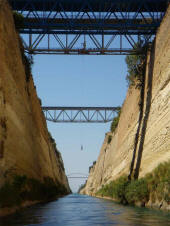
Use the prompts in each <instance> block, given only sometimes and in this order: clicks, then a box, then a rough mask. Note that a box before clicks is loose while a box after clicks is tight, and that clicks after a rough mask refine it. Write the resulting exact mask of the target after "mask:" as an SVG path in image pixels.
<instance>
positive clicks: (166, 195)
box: [96, 161, 170, 206]
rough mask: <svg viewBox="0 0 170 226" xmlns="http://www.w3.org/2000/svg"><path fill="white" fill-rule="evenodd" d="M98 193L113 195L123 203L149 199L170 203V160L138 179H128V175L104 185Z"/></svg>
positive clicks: (100, 194) (107, 195)
mask: <svg viewBox="0 0 170 226" xmlns="http://www.w3.org/2000/svg"><path fill="white" fill-rule="evenodd" d="M96 195H99V196H106V197H111V198H114V199H116V200H118V201H119V202H120V203H123V204H132V205H134V204H136V203H141V205H142V206H144V205H145V204H146V203H147V202H148V201H149V200H151V201H152V202H153V203H154V202H156V201H159V202H163V201H165V202H166V203H168V204H170V161H168V162H165V163H161V164H160V165H159V166H158V167H157V168H155V169H154V170H153V171H152V172H151V173H148V174H147V175H146V176H145V177H143V178H140V179H138V180H128V177H127V176H126V175H124V176H121V177H120V178H118V179H117V180H115V181H112V182H110V183H109V184H107V185H105V186H103V187H102V188H101V189H100V190H99V191H98V192H97V193H96Z"/></svg>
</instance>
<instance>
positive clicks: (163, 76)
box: [81, 7, 170, 195]
mask: <svg viewBox="0 0 170 226" xmlns="http://www.w3.org/2000/svg"><path fill="white" fill-rule="evenodd" d="M169 28H170V7H169V8H168V10H167V13H166V15H165V17H164V19H163V21H162V24H161V26H160V28H159V29H158V31H157V35H156V39H155V42H154V43H153V46H152V48H151V51H148V54H147V65H146V73H145V86H144V99H143V103H144V105H143V110H142V114H141V112H140V108H139V102H140V89H136V88H135V87H131V88H129V89H128V92H127V95H126V99H125V101H124V104H123V106H122V111H121V116H120V120H119V124H118V127H117V129H116V131H115V133H113V134H110V133H108V134H106V137H105V140H104V143H103V146H102V148H101V151H100V154H99V157H98V160H97V163H96V164H95V165H94V166H93V167H92V168H91V170H90V174H89V178H88V181H87V184H86V186H85V188H84V189H82V190H81V193H84V194H90V195H94V194H95V192H96V191H97V190H98V189H99V188H101V186H102V185H104V184H107V183H109V181H112V180H114V179H116V178H118V177H119V176H121V175H123V174H127V175H128V174H129V172H130V166H131V162H132V157H133V156H134V144H135V141H136V134H137V132H138V139H137V144H136V155H135V161H134V166H133V171H132V173H133V172H134V171H135V169H136V167H137V159H138V158H139V151H141V150H142V155H141V163H140V170H139V177H142V176H144V175H146V174H147V173H148V172H151V171H152V170H153V169H154V168H155V167H156V166H157V165H158V164H159V163H161V162H164V161H168V160H169V159H170V32H169ZM140 114H141V116H142V117H141V119H140V120H139V117H140ZM109 136H112V140H111V142H110V143H109V142H108V139H109Z"/></svg>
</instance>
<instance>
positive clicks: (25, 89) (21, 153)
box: [0, 0, 70, 192]
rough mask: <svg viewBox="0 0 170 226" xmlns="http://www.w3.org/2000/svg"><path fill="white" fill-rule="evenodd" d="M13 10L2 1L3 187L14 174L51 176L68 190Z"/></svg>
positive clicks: (0, 112)
mask: <svg viewBox="0 0 170 226" xmlns="http://www.w3.org/2000/svg"><path fill="white" fill-rule="evenodd" d="M25 70H26V69H25V66H24V64H23V59H22V54H21V44H20V41H19V36H18V33H17V32H16V30H15V26H14V21H13V15H12V11H11V9H10V7H9V5H8V3H7V1H5V0H0V186H2V185H3V184H4V182H5V181H6V180H7V178H10V177H11V176H12V175H26V176H27V177H29V178H34V179H37V180H40V181H43V178H45V177H50V178H52V179H53V180H54V181H58V182H59V183H60V184H61V185H63V186H64V187H65V188H66V190H67V191H68V192H69V191H70V189H69V185H68V181H67V177H66V175H65V171H64V166H63V161H62V158H61V155H60V153H59V152H58V151H57V150H55V147H54V144H53V142H52V139H51V138H50V136H49V134H48V130H47V125H46V121H45V118H44V115H43V113H42V110H41V106H40V101H39V99H38V97H37V94H36V88H35V86H34V83H33V79H32V76H31V75H30V76H29V78H28V77H27V76H26V71H25Z"/></svg>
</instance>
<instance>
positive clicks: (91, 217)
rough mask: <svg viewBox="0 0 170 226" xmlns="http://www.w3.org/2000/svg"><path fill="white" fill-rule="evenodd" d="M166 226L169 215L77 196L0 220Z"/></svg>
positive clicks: (1, 224)
mask: <svg viewBox="0 0 170 226" xmlns="http://www.w3.org/2000/svg"><path fill="white" fill-rule="evenodd" d="M16 225H17V226H21V225H22V226H23V225H24V226H26V225H29V226H34V225H42V226H48V225H49V226H56V225H57V226H93V225H104V226H107V225H115V226H117V225H118V226H126V225H130V226H144V225H147V226H157V225H160V226H168V225H170V213H168V212H163V211H159V210H151V209H147V208H138V207H129V206H123V205H119V204H116V203H114V202H112V201H110V200H104V199H99V198H94V197H89V196H84V195H79V194H71V195H68V196H65V197H63V198H60V199H58V200H56V201H53V202H49V203H44V204H38V205H35V206H32V207H29V208H26V209H23V210H21V211H20V212H18V213H16V214H13V215H11V216H8V217H5V218H1V219H0V226H16Z"/></svg>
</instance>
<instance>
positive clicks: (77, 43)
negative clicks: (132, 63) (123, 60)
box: [9, 0, 169, 55]
mask: <svg viewBox="0 0 170 226" xmlns="http://www.w3.org/2000/svg"><path fill="white" fill-rule="evenodd" d="M9 3H10V4H11V6H12V9H13V10H15V11H17V12H19V13H21V14H22V15H23V16H24V23H23V26H22V27H21V28H20V30H19V32H20V33H21V34H22V36H24V41H25V43H24V47H25V51H26V52H27V53H29V54H74V55H76V54H89V55H97V54H101V55H103V54H106V55H121V54H124V55H126V54H133V53H135V54H136V53H141V48H136V49H135V50H134V47H135V46H136V43H137V42H138V41H140V40H142V41H143V42H144V43H148V42H150V41H152V40H153V38H154V35H155V34H156V30H157V28H158V27H159V25H160V23H161V20H162V18H163V16H164V14H165V11H166V8H167V5H168V3H169V0H9Z"/></svg>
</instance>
